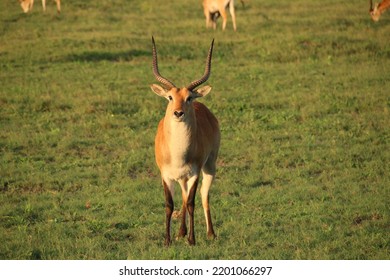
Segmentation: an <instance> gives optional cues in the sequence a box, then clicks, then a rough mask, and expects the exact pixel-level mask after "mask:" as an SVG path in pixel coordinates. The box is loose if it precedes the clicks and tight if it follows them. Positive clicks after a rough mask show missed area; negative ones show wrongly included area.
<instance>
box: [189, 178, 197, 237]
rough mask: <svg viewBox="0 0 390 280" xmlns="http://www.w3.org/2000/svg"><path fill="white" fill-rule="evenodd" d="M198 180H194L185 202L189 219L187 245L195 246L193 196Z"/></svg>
mask: <svg viewBox="0 0 390 280" xmlns="http://www.w3.org/2000/svg"><path fill="white" fill-rule="evenodd" d="M198 181H199V179H198V178H196V180H195V182H194V184H193V185H192V187H191V189H190V193H189V194H188V200H187V210H188V214H189V217H190V233H189V235H188V243H189V244H190V245H195V231H194V211H195V194H196V189H197V188H198Z"/></svg>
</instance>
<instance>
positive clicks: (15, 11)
mask: <svg viewBox="0 0 390 280" xmlns="http://www.w3.org/2000/svg"><path fill="white" fill-rule="evenodd" d="M160 2H161V4H159V5H155V4H153V3H154V1H141V0H133V1H124V0H123V1H112V0H111V1H104V3H102V2H101V1H90V0H89V1H86V0H75V1H65V2H64V3H63V4H62V14H61V15H57V14H56V10H55V5H53V3H48V6H47V11H46V13H45V14H44V13H43V12H42V11H41V7H40V3H39V2H37V3H35V7H34V10H33V12H32V13H31V14H28V15H24V14H22V13H21V9H20V7H19V6H18V3H17V2H16V1H10V0H6V1H1V2H0V67H1V68H0V107H1V110H0V241H1V242H0V259H390V235H389V230H390V203H389V201H390V193H389V190H390V180H389V179H390V176H389V151H390V149H389V148H390V147H389V131H390V125H389V123H390V122H389V109H390V108H389V107H390V95H389V82H390V76H389V70H390V37H389V33H390V14H389V13H387V14H384V15H383V16H382V18H381V20H380V21H379V22H378V23H373V22H371V21H370V18H369V15H368V7H367V6H368V3H366V2H365V1H357V0H355V1H343V2H340V1H336V0H328V1H310V0H300V1H287V0H281V1H277V2H275V1H255V0H251V1H248V4H247V5H246V8H243V7H242V6H241V5H240V3H236V15H237V27H238V31H237V32H236V33H235V32H233V31H232V25H231V20H230V18H229V21H228V26H227V30H226V31H225V32H222V31H221V30H220V27H221V22H219V25H218V30H216V31H213V30H206V29H205V22H204V16H203V12H202V8H201V5H200V2H199V1H195V0H192V1H179V0H176V1H167V0H163V1H160ZM152 35H154V36H155V39H156V42H157V47H158V50H159V66H160V71H161V73H162V74H163V75H164V76H166V77H168V78H169V79H172V80H173V81H174V82H175V83H176V84H178V85H185V84H187V83H188V82H190V81H191V80H194V79H196V78H198V77H199V76H200V75H201V74H202V73H203V69H204V62H205V58H206V54H207V50H208V47H209V44H210V42H211V40H212V38H215V49H214V55H213V66H212V67H213V68H212V75H211V77H210V79H209V81H208V84H210V85H211V86H213V91H212V92H211V94H209V95H208V96H207V97H205V98H204V99H203V100H201V101H202V102H204V103H205V104H206V105H207V106H208V107H209V108H210V109H211V110H212V111H213V112H214V114H215V115H216V116H217V117H218V119H219V121H220V125H221V130H222V143H221V151H220V157H219V160H218V173H217V180H216V182H215V184H214V185H213V186H212V189H211V191H210V195H211V207H212V215H213V219H214V222H215V228H216V233H217V235H218V239H216V240H214V241H210V240H207V239H206V233H205V223H204V217H203V211H202V210H201V203H200V200H199V197H198V198H197V201H196V203H197V208H196V216H195V218H196V224H195V231H196V239H197V246H195V247H190V246H188V245H187V244H186V242H185V240H179V241H174V242H173V244H172V246H171V247H170V248H165V247H164V246H163V240H164V218H165V214H164V195H163V190H162V187H161V185H160V178H159V171H158V169H157V167H156V165H155V162H154V148H153V142H154V135H155V131H156V127H157V123H158V121H159V119H160V118H161V117H162V116H163V114H164V111H165V106H166V103H165V101H164V100H163V99H161V98H159V97H157V96H156V95H155V94H153V93H152V91H151V90H150V88H149V84H151V83H155V80H154V78H153V74H152V71H151V36H152ZM175 202H176V206H179V205H180V204H181V201H180V191H179V188H178V189H177V192H176V199H175ZM177 231H178V221H174V222H173V232H174V234H176V233H177Z"/></svg>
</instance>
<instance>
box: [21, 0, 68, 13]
mask: <svg viewBox="0 0 390 280" xmlns="http://www.w3.org/2000/svg"><path fill="white" fill-rule="evenodd" d="M54 1H56V3H57V13H61V0H54ZM19 2H20V6H22V9H23V12H25V13H28V12H29V11H31V10H32V8H33V5H34V0H19ZM42 8H43V11H44V12H45V11H46V0H42Z"/></svg>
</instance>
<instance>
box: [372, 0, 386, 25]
mask: <svg viewBox="0 0 390 280" xmlns="http://www.w3.org/2000/svg"><path fill="white" fill-rule="evenodd" d="M389 8H390V0H383V1H382V2H380V3H379V4H378V3H376V4H375V6H374V5H373V3H372V0H370V15H371V19H372V20H373V21H378V20H379V18H380V16H381V14H382V13H383V12H384V11H386V10H387V9H389Z"/></svg>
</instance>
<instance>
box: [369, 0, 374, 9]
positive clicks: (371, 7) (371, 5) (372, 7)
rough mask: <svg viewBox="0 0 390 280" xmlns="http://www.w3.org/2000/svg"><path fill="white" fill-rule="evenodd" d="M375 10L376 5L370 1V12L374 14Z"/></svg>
mask: <svg viewBox="0 0 390 280" xmlns="http://www.w3.org/2000/svg"><path fill="white" fill-rule="evenodd" d="M373 10H374V5H373V3H372V0H370V12H372V11H373Z"/></svg>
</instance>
